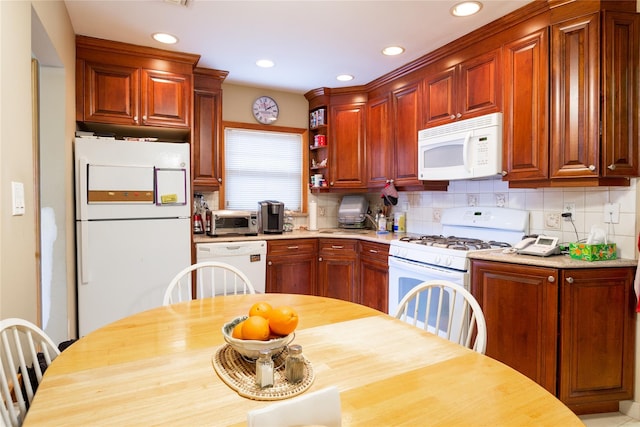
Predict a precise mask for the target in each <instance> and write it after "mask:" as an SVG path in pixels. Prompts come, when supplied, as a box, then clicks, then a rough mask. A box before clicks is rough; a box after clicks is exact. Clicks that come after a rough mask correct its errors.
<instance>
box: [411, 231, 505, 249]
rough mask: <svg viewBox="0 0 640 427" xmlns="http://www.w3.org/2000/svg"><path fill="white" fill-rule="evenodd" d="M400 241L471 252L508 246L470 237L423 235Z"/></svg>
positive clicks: (503, 243)
mask: <svg viewBox="0 0 640 427" xmlns="http://www.w3.org/2000/svg"><path fill="white" fill-rule="evenodd" d="M400 240H401V241H403V242H410V243H416V244H419V245H426V246H433V247H436V248H446V249H455V250H460V251H472V250H480V249H491V248H496V247H498V248H508V247H511V245H510V244H508V243H505V242H496V241H493V240H492V241H489V242H486V241H484V240H482V239H475V238H471V237H457V236H448V237H445V236H442V235H424V236H419V237H409V236H405V237H401V238H400Z"/></svg>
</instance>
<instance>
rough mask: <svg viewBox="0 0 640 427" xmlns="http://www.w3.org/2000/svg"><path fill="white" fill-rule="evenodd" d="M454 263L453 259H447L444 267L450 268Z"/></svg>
mask: <svg viewBox="0 0 640 427" xmlns="http://www.w3.org/2000/svg"><path fill="white" fill-rule="evenodd" d="M452 262H453V259H452V258H451V257H447V258H446V259H445V260H444V265H446V266H447V267H449V266H450V265H451V263H452Z"/></svg>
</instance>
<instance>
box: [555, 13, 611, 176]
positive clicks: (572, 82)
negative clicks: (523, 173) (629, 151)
mask: <svg viewBox="0 0 640 427" xmlns="http://www.w3.org/2000/svg"><path fill="white" fill-rule="evenodd" d="M599 39H600V13H592V14H588V15H584V16H580V17H578V18H573V19H569V20H566V21H563V22H560V23H557V24H553V25H552V26H551V67H552V69H551V76H552V79H551V100H552V102H551V156H550V157H551V174H550V177H551V178H576V177H586V178H589V177H597V176H598V175H599V173H600V166H599V165H600V162H599V159H600V121H599V110H600V66H599V65H600V50H599Z"/></svg>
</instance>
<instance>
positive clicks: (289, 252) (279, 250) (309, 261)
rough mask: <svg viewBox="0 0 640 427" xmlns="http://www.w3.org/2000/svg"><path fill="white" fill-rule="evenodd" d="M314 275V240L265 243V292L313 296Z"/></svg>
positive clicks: (316, 274)
mask: <svg viewBox="0 0 640 427" xmlns="http://www.w3.org/2000/svg"><path fill="white" fill-rule="evenodd" d="M317 277H318V241H317V239H287V240H281V241H274V240H270V241H269V242H268V244H267V283H266V290H267V292H282V293H291V294H305V295H317V287H316V284H317Z"/></svg>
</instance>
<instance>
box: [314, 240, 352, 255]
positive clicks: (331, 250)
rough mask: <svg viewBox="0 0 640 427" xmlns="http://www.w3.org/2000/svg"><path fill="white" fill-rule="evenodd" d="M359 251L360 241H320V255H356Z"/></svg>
mask: <svg viewBox="0 0 640 427" xmlns="http://www.w3.org/2000/svg"><path fill="white" fill-rule="evenodd" d="M357 250H358V241H357V240H351V239H320V254H321V255H331V254H334V255H335V254H344V255H354V256H355V255H356V254H357Z"/></svg>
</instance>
